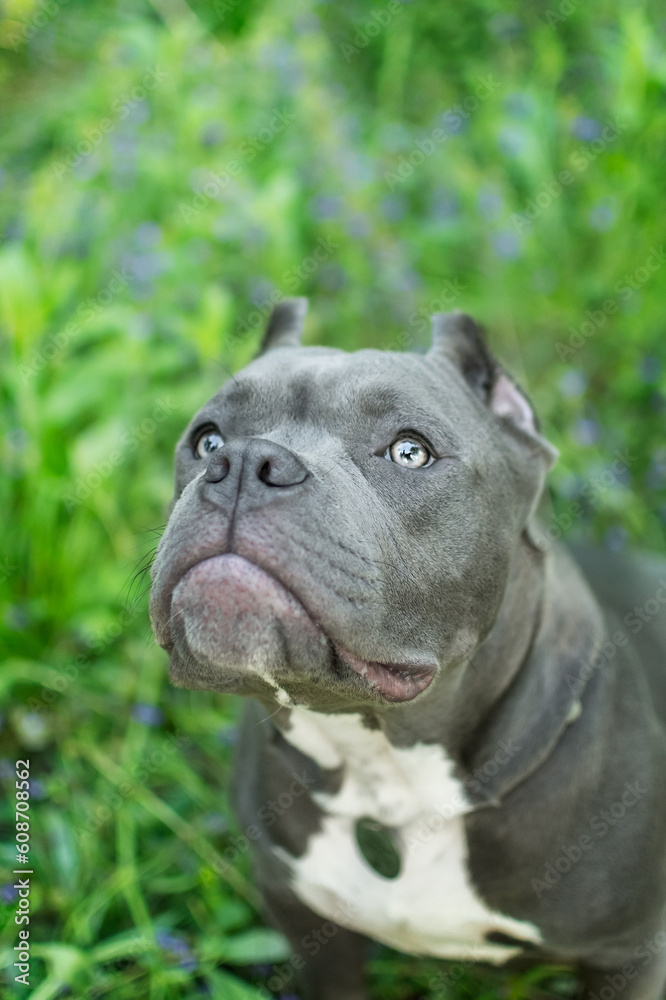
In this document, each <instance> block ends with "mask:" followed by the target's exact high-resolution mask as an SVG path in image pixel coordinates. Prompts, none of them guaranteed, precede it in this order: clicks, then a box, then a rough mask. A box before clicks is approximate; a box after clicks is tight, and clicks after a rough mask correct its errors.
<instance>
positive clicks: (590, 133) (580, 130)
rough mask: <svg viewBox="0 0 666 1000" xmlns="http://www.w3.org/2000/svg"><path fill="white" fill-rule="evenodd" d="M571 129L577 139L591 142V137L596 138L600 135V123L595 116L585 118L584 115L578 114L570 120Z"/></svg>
mask: <svg viewBox="0 0 666 1000" xmlns="http://www.w3.org/2000/svg"><path fill="white" fill-rule="evenodd" d="M571 131H572V133H573V134H574V135H575V136H576V138H577V139H582V140H583V141H584V142H592V140H593V139H598V138H599V136H600V135H601V125H600V123H599V122H598V121H597V120H596V118H586V117H585V116H584V115H579V116H578V117H577V118H574V120H573V121H572V123H571Z"/></svg>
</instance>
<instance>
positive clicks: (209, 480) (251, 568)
mask: <svg viewBox="0 0 666 1000" xmlns="http://www.w3.org/2000/svg"><path fill="white" fill-rule="evenodd" d="M305 307H306V302H305V300H303V299H294V300H288V301H285V302H283V303H281V304H280V305H278V306H277V307H276V309H275V310H274V312H273V315H272V316H271V319H270V321H269V324H268V328H267V331H266V334H265V337H264V342H263V345H262V350H261V352H260V354H259V356H258V357H257V359H256V360H254V361H253V362H252V363H251V364H249V365H248V366H247V367H246V368H244V369H243V370H242V371H241V372H239V373H238V374H237V375H235V376H234V377H233V378H231V379H230V380H229V381H228V382H227V383H226V384H225V385H224V386H223V387H222V389H221V390H220V391H219V392H218V393H217V394H216V395H215V396H214V397H213V398H212V399H211V400H210V401H209V402H208V403H206V404H205V405H204V406H203V407H202V409H201V410H200V411H199V412H198V413H197V414H196V415H195V416H194V418H193V419H192V420H191V422H190V424H189V426H188V427H187V429H186V431H185V433H184V434H183V436H182V438H181V440H180V441H179V443H178V446H177V449H176V489H175V496H174V502H173V505H172V510H171V516H170V518H169V522H168V525H167V528H166V531H165V533H164V536H163V538H162V541H161V544H160V546H159V548H158V552H157V556H156V560H155V564H154V567H153V589H152V594H151V619H152V623H153V628H154V631H155V634H156V636H157V639H158V642H159V643H160V644H161V645H162V646H163V647H164V648H165V649H167V650H168V651H169V653H170V657H171V660H170V673H171V678H172V680H173V682H174V683H175V684H177V685H180V686H184V687H189V688H206V689H210V690H217V691H224V692H234V693H238V694H248V695H257V696H260V697H263V698H266V697H271V698H274V699H277V701H278V702H282V703H283V704H294V703H296V704H307V705H308V706H310V707H312V708H315V709H320V710H349V709H350V708H352V707H357V706H364V705H368V704H374V705H377V704H379V705H384V706H387V705H389V704H392V703H398V702H406V701H410V700H412V699H414V698H416V697H427V692H428V690H429V689H430V688H431V687H432V686H433V685H435V684H436V681H437V678H438V677H439V676H441V675H443V674H445V673H446V672H447V671H449V670H451V669H452V668H453V667H455V666H456V665H460V664H461V663H462V662H464V661H465V660H466V659H468V658H469V657H470V656H471V655H472V654H473V652H474V650H475V648H476V647H477V646H478V645H479V643H480V642H482V640H483V639H484V637H485V636H486V635H487V634H488V632H489V630H490V629H491V627H492V625H493V622H494V620H495V617H496V615H497V612H498V609H499V606H500V604H501V601H502V597H503V594H504V590H505V587H506V582H507V574H508V567H509V561H510V558H511V553H512V552H513V551H514V549H515V546H516V543H517V540H518V538H519V537H520V535H521V533H522V532H523V531H525V529H526V526H527V525H528V522H529V520H530V518H531V516H532V512H533V509H534V507H535V505H536V502H537V500H538V497H539V494H540V492H541V489H542V486H543V480H544V476H545V473H546V471H547V468H548V467H549V465H550V463H551V462H552V460H553V457H554V454H555V452H554V449H553V448H552V447H551V446H550V445H549V444H548V443H547V442H546V441H545V440H544V439H543V437H542V436H541V435H540V433H539V429H538V424H537V421H536V418H535V416H534V414H533V411H532V408H531V406H530V403H529V401H528V400H527V397H526V396H525V395H524V394H523V393H522V392H521V391H520V389H518V387H517V386H516V385H515V384H514V382H513V381H512V379H511V378H510V377H509V376H508V375H507V374H506V372H505V371H504V370H503V369H502V368H501V367H500V365H499V364H498V363H497V361H496V360H495V359H494V358H493V356H492V355H491V354H490V352H489V351H488V349H487V347H486V345H485V342H484V340H483V338H482V335H481V333H480V331H479V328H478V327H477V326H476V324H475V323H474V321H473V320H472V319H470V318H469V317H468V316H465V315H464V314H462V313H452V314H441V315H438V316H435V317H434V319H433V344H432V347H431V349H430V350H429V352H428V353H427V354H424V355H419V354H412V353H394V352H389V351H386V352H383V351H377V350H362V351H357V352H355V353H351V354H350V353H346V352H344V351H341V350H335V349H330V348H324V347H301V346H300V334H301V329H302V325H303V320H304V315H305Z"/></svg>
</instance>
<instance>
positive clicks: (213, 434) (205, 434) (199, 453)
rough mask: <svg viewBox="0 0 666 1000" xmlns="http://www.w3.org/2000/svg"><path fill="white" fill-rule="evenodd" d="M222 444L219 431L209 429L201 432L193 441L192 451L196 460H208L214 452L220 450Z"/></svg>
mask: <svg viewBox="0 0 666 1000" xmlns="http://www.w3.org/2000/svg"><path fill="white" fill-rule="evenodd" d="M223 444H224V438H223V437H222V435H221V434H220V433H219V431H216V430H213V429H212V428H210V427H209V428H208V429H207V430H205V431H202V432H201V434H199V436H198V437H197V438H196V439H195V441H194V445H193V451H194V454H195V455H196V457H197V458H208V456H209V455H212V454H213V452H214V451H217V449H218V448H221V447H222V445H223Z"/></svg>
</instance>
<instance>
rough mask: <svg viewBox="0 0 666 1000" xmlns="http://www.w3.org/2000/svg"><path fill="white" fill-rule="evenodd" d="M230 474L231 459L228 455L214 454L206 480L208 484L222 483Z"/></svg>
mask: <svg viewBox="0 0 666 1000" xmlns="http://www.w3.org/2000/svg"><path fill="white" fill-rule="evenodd" d="M228 473H229V459H228V458H227V457H226V455H216V454H213V456H212V457H211V459H210V461H209V463H208V468H207V469H206V474H205V476H204V479H205V480H206V482H207V483H221V482H222V480H223V479H225V478H226V477H227V475H228Z"/></svg>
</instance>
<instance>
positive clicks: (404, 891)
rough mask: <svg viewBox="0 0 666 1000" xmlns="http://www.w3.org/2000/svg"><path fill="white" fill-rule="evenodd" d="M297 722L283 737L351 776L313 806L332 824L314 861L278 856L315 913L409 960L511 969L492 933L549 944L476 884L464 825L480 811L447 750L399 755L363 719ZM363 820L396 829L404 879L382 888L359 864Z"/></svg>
mask: <svg viewBox="0 0 666 1000" xmlns="http://www.w3.org/2000/svg"><path fill="white" fill-rule="evenodd" d="M290 722H291V728H290V729H288V730H285V731H284V733H283V735H284V737H285V739H287V740H288V741H289V742H290V743H291V744H292V745H293V746H295V747H297V748H298V749H299V750H301V751H302V752H303V753H305V754H308V756H310V757H312V758H313V759H314V760H316V761H317V763H318V764H319V765H320V766H321V767H324V768H327V769H330V768H336V767H340V766H341V765H344V768H345V772H344V778H343V782H342V786H341V788H340V790H339V792H338V793H337V794H335V795H326V794H323V793H319V794H316V795H315V796H314V798H315V799H316V801H317V804H318V805H319V806H320V807H321V808H322V809H323V810H324V811H325V813H326V816H325V818H324V820H323V823H322V829H321V831H320V832H318V833H316V834H315V835H313V836H312V837H311V838H310V840H309V843H308V848H307V851H306V853H305V854H304V855H303V856H302V857H301V858H293V857H292V856H291V855H289V854H287V853H286V852H285V851H284V850H282V849H281V848H276V852H277V853H279V855H280V857H282V859H283V860H284V861H285V862H286V863H287V864H288V865H289V867H290V869H291V873H292V888H293V890H294V892H295V893H296V895H297V896H298V897H299V898H300V899H301V900H302V901H303V902H304V903H305V904H306V905H307V906H309V907H310V908H311V909H312V910H314V911H315V912H316V913H318V914H319V915H320V916H322V917H328V918H332V919H334V920H335V921H336V922H337V923H339V924H341V925H344V926H347V927H351V928H353V929H355V930H358V931H360V932H362V933H364V934H367V935H368V936H369V937H372V938H375V939H377V940H378V941H383V942H384V943H385V944H388V945H391V946H392V947H394V948H398V949H400V950H401V951H405V952H411V953H413V954H420V955H433V956H437V957H440V958H473V959H474V960H478V961H490V962H503V961H506V960H507V959H509V958H511V957H512V956H514V955H516V954H518V953H519V952H520V949H519V948H517V947H516V948H513V947H507V946H504V945H496V944H492V943H488V942H487V941H486V940H485V935H486V934H487V933H489V932H490V931H501V932H503V933H505V934H510V935H512V936H514V937H517V938H521V939H522V940H526V941H532V942H539V941H540V940H541V937H540V934H539V931H538V929H537V928H536V927H534V925H533V924H530V923H527V922H524V921H520V920H514V919H513V918H512V917H506V916H504V915H503V914H501V913H496V912H493V911H492V910H490V909H489V908H488V907H487V906H486V905H485V903H484V902H483V901H482V899H481V898H480V897H479V895H478V893H477V892H476V891H475V889H474V887H473V885H472V884H471V881H470V879H469V876H468V873H467V844H466V839H465V830H464V825H463V820H462V816H463V815H464V813H466V812H468V811H469V810H470V809H471V808H472V806H471V804H470V803H469V801H468V800H467V798H466V796H465V793H464V789H463V787H462V784H461V782H460V781H459V780H458V779H457V778H455V777H454V776H453V763H452V761H451V760H450V759H449V758H448V757H447V756H446V754H445V752H444V750H443V748H442V747H440V746H437V745H431V744H424V743H417V744H416V745H415V746H413V747H408V748H400V747H394V746H392V744H391V743H390V742H389V741H388V740H387V738H386V737H385V736H384V734H383V732H382V731H381V730H378V729H368V728H367V727H365V726H364V725H363V722H362V720H361V716H360V715H342V714H341V715H325V714H323V713H320V712H313V711H310V710H308V709H303V708H301V707H298V708H295V709H294V710H293V711H292V712H291V715H290ZM361 816H372V817H374V818H375V819H377V820H379V821H380V822H382V823H385V824H386V825H387V826H388V825H390V826H391V827H393V828H397V830H398V834H399V839H400V853H401V858H402V869H401V872H400V875H399V876H398V878H396V879H385V878H382V877H381V876H380V875H378V874H377V873H376V872H375V871H373V869H372V868H370V866H369V865H368V864H367V862H366V861H365V859H364V858H363V857H362V855H361V854H360V852H359V850H358V847H357V845H356V840H355V836H354V824H355V821H356V820H357V819H358V818H359V817H361Z"/></svg>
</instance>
